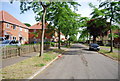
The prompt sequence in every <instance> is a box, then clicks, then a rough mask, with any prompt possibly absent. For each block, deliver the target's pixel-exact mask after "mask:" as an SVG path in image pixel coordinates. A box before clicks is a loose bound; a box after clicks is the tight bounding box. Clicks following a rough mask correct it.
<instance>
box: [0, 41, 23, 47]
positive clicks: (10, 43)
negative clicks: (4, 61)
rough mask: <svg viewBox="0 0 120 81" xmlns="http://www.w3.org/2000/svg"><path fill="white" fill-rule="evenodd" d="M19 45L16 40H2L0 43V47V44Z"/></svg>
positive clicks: (0, 45)
mask: <svg viewBox="0 0 120 81" xmlns="http://www.w3.org/2000/svg"><path fill="white" fill-rule="evenodd" d="M20 45H21V43H20V42H19V41H16V40H4V41H2V43H1V44H0V47H2V46H20Z"/></svg>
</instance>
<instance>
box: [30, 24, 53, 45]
mask: <svg viewBox="0 0 120 81" xmlns="http://www.w3.org/2000/svg"><path fill="white" fill-rule="evenodd" d="M47 25H48V24H47V23H46V25H45V27H44V28H45V36H44V37H45V38H44V41H51V39H52V35H53V34H54V30H51V29H48V28H47ZM41 32H42V22H38V23H36V24H34V25H33V26H31V27H29V43H33V42H40V41H41Z"/></svg>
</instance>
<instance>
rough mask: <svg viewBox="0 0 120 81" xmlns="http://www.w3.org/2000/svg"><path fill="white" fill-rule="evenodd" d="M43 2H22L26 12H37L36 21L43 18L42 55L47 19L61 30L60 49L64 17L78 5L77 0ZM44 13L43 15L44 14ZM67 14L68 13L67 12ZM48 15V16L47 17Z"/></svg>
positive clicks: (37, 0) (23, 9)
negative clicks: (75, 0)
mask: <svg viewBox="0 0 120 81" xmlns="http://www.w3.org/2000/svg"><path fill="white" fill-rule="evenodd" d="M50 1H51V0H48V2H42V1H39V0H36V1H30V2H28V1H24V2H21V5H20V9H21V12H22V13H24V12H25V11H27V10H30V9H32V10H33V11H34V13H36V17H35V18H36V21H40V20H41V19H42V37H41V46H40V49H41V50H40V55H39V56H41V55H42V54H43V42H44V26H45V22H46V21H51V22H52V23H53V24H54V27H56V28H58V30H59V49H60V30H61V29H60V27H61V26H62V23H63V22H64V21H63V18H62V16H63V15H64V14H65V11H66V10H68V11H69V10H71V9H70V8H71V6H73V8H74V9H75V8H76V6H77V5H79V4H78V3H76V2H50ZM75 5H76V6H75ZM42 14H43V15H42ZM66 14H67V13H66ZM45 16H46V17H45Z"/></svg>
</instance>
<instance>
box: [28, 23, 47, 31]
mask: <svg viewBox="0 0 120 81" xmlns="http://www.w3.org/2000/svg"><path fill="white" fill-rule="evenodd" d="M47 25H48V23H46V25H45V26H44V28H45V29H47V27H46V26H47ZM29 29H42V22H38V23H36V24H34V25H33V26H31V27H29Z"/></svg>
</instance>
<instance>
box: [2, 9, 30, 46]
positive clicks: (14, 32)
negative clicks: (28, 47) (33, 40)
mask: <svg viewBox="0 0 120 81" xmlns="http://www.w3.org/2000/svg"><path fill="white" fill-rule="evenodd" d="M0 37H6V38H7V39H8V40H18V41H21V43H22V44H24V43H25V42H28V27H27V26H26V25H24V24H23V23H21V22H20V21H19V20H17V19H16V18H15V17H13V16H12V15H10V14H9V13H7V12H6V11H0Z"/></svg>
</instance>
